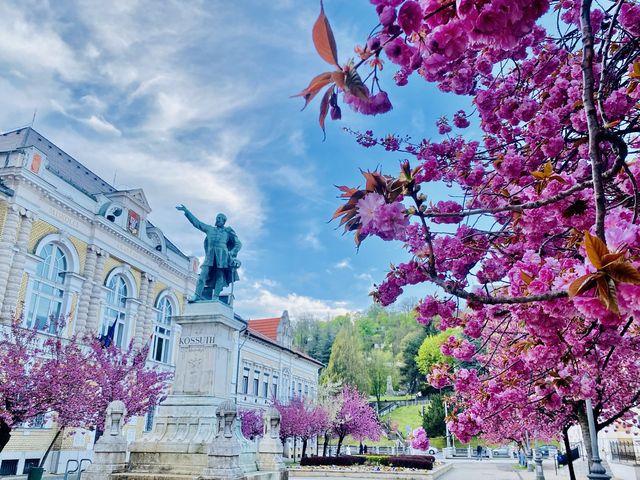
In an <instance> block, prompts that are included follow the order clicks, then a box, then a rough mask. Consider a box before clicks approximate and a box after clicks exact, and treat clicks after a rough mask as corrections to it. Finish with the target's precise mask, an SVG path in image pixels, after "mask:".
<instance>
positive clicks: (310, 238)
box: [298, 230, 324, 250]
mask: <svg viewBox="0 0 640 480" xmlns="http://www.w3.org/2000/svg"><path fill="white" fill-rule="evenodd" d="M298 241H299V242H300V243H302V244H303V245H306V246H307V247H310V248H312V249H313V250H322V249H323V248H324V247H323V245H322V242H321V241H320V237H319V236H318V232H317V231H316V230H309V231H308V232H307V233H303V234H301V235H298Z"/></svg>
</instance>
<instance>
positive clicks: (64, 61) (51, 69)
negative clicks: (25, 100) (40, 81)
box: [0, 2, 86, 80]
mask: <svg viewBox="0 0 640 480" xmlns="http://www.w3.org/2000/svg"><path fill="white" fill-rule="evenodd" d="M0 18H3V19H5V21H3V22H2V28H1V29H0V45H2V48H0V62H1V63H3V64H5V65H11V66H12V68H13V69H14V70H15V71H18V72H20V73H22V74H23V75H25V76H27V77H28V78H33V77H34V76H36V75H39V76H42V75H44V76H46V77H47V78H48V77H49V76H52V75H54V74H55V75H59V76H60V77H61V78H63V79H65V80H73V79H75V80H77V79H80V78H83V77H84V76H85V74H86V70H85V69H84V68H83V67H82V65H81V63H79V62H78V61H77V59H76V55H75V53H74V52H73V50H72V49H71V48H70V47H69V45H67V43H65V41H64V40H62V38H60V36H59V34H58V33H57V32H56V31H55V30H54V29H53V28H52V25H51V24H48V23H47V22H46V21H40V22H30V21H29V20H28V19H27V18H26V15H25V12H23V11H21V10H20V9H19V8H16V7H15V6H13V5H11V4H10V3H8V2H0ZM43 20H44V19H43Z"/></svg>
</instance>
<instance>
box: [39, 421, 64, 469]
mask: <svg viewBox="0 0 640 480" xmlns="http://www.w3.org/2000/svg"><path fill="white" fill-rule="evenodd" d="M62 430H64V428H59V429H58V431H57V432H56V434H55V435H54V436H53V440H51V443H50V444H49V447H48V448H47V451H46V452H44V455H43V456H42V460H40V465H38V466H39V467H40V468H42V467H44V462H46V461H47V457H48V456H49V452H51V449H52V448H53V444H54V443H56V440H57V439H58V437H59V436H60V434H61V433H62Z"/></svg>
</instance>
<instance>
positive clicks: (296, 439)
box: [293, 436, 298, 462]
mask: <svg viewBox="0 0 640 480" xmlns="http://www.w3.org/2000/svg"><path fill="white" fill-rule="evenodd" d="M297 446H298V437H295V436H294V437H293V461H294V462H295V461H296V453H297V452H296V447H297Z"/></svg>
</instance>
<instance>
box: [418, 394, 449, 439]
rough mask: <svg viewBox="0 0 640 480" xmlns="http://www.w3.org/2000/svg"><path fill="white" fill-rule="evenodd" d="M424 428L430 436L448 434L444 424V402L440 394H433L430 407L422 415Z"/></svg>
mask: <svg viewBox="0 0 640 480" xmlns="http://www.w3.org/2000/svg"><path fill="white" fill-rule="evenodd" d="M422 428H424V430H425V431H426V432H427V435H428V436H429V437H442V436H444V435H445V434H446V428H445V424H444V402H443V397H442V395H440V394H434V395H432V396H431V402H430V404H429V408H428V409H427V410H426V411H425V413H424V417H422Z"/></svg>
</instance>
